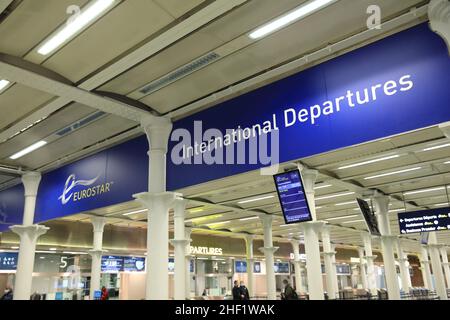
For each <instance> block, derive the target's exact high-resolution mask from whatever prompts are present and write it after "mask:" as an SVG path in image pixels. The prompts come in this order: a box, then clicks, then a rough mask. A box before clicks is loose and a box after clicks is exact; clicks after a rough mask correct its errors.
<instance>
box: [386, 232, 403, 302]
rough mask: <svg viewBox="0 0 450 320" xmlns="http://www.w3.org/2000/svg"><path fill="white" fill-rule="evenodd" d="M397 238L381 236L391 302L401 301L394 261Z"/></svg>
mask: <svg viewBox="0 0 450 320" xmlns="http://www.w3.org/2000/svg"><path fill="white" fill-rule="evenodd" d="M396 241H397V236H392V235H385V236H381V248H382V251H383V262H384V274H385V277H386V286H387V289H388V297H389V300H400V298H401V297H400V288H399V285H398V281H397V269H396V267H395V259H394V244H395V242H396Z"/></svg>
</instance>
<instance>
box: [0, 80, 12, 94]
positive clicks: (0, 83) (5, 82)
mask: <svg viewBox="0 0 450 320" xmlns="http://www.w3.org/2000/svg"><path fill="white" fill-rule="evenodd" d="M9 83H10V82H9V81H8V80H4V79H2V80H0V92H1V91H2V90H3V89H5V88H6V87H7V86H9Z"/></svg>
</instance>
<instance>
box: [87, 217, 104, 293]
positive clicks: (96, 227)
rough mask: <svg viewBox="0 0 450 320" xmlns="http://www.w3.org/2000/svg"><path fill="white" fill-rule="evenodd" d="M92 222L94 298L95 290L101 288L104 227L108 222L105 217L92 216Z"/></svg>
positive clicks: (92, 284) (91, 251)
mask: <svg viewBox="0 0 450 320" xmlns="http://www.w3.org/2000/svg"><path fill="white" fill-rule="evenodd" d="M91 223H92V227H93V234H94V237H93V241H92V250H90V252H89V253H90V255H91V258H92V262H91V288H90V298H91V300H94V291H96V290H97V291H98V290H100V276H101V272H102V253H103V229H104V227H105V224H106V219H105V218H104V217H92V218H91Z"/></svg>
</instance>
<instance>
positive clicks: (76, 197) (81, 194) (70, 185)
mask: <svg viewBox="0 0 450 320" xmlns="http://www.w3.org/2000/svg"><path fill="white" fill-rule="evenodd" d="M98 178H99V176H97V177H95V178H93V179H90V180H77V179H76V176H75V174H71V175H69V177H68V178H67V180H66V183H65V185H64V190H63V192H62V194H61V195H60V196H59V198H58V199H59V200H61V204H63V205H65V204H67V203H68V202H69V201H80V200H82V199H86V198H91V197H95V196H97V195H100V194H103V193H107V192H109V191H110V190H111V184H112V182H106V183H99V184H96V185H94V184H95V182H96V181H97V180H98ZM77 186H85V187H88V188H84V189H82V190H79V191H73V189H74V188H75V187H77ZM91 186H92V187H91Z"/></svg>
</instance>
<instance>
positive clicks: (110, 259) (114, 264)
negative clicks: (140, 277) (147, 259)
mask: <svg viewBox="0 0 450 320" xmlns="http://www.w3.org/2000/svg"><path fill="white" fill-rule="evenodd" d="M123 262H124V258H123V257H118V256H103V257H102V272H120V271H123Z"/></svg>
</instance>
